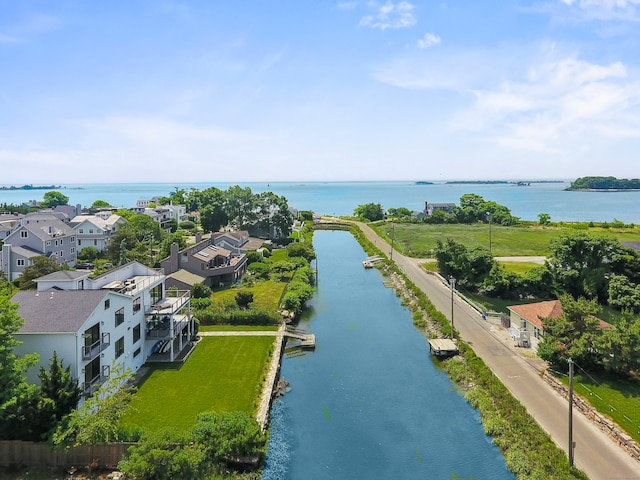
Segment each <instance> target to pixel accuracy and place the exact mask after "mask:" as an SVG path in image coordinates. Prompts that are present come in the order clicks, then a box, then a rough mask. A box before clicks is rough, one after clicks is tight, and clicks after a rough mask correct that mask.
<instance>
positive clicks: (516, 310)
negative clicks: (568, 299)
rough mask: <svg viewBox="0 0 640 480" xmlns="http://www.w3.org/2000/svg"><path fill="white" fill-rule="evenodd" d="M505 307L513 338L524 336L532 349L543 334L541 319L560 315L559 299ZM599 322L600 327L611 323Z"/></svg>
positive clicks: (608, 325)
mask: <svg viewBox="0 0 640 480" xmlns="http://www.w3.org/2000/svg"><path fill="white" fill-rule="evenodd" d="M507 309H508V310H509V312H510V322H511V328H510V332H511V335H512V337H514V340H518V339H522V338H526V339H527V340H530V345H529V346H531V347H532V348H534V349H537V347H538V343H540V340H542V337H543V336H544V322H543V320H544V319H545V318H560V317H561V316H562V304H561V303H560V300H548V301H546V302H536V303H527V304H524V305H513V306H510V307H507ZM599 322H600V328H601V329H608V328H612V325H611V324H609V323H607V322H605V321H604V320H599ZM521 346H525V345H521Z"/></svg>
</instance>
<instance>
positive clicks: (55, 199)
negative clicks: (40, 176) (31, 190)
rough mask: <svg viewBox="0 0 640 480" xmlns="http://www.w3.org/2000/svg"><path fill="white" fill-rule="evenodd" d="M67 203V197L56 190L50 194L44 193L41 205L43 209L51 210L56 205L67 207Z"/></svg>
mask: <svg viewBox="0 0 640 480" xmlns="http://www.w3.org/2000/svg"><path fill="white" fill-rule="evenodd" d="M67 203H69V197H67V196H66V195H64V194H62V193H61V192H58V191H57V190H51V191H50V192H45V194H44V199H43V201H42V202H41V205H42V206H43V207H45V208H52V207H56V206H58V205H67Z"/></svg>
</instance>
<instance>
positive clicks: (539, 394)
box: [359, 223, 640, 480]
mask: <svg viewBox="0 0 640 480" xmlns="http://www.w3.org/2000/svg"><path fill="white" fill-rule="evenodd" d="M359 225H360V228H361V229H362V231H363V232H364V233H365V235H366V236H367V238H368V239H369V240H371V242H372V243H374V244H375V245H377V246H378V247H380V248H381V250H383V251H384V252H385V254H387V255H389V252H390V247H389V244H388V243H387V242H385V241H384V240H383V239H381V238H379V237H378V236H377V234H376V233H375V232H374V231H373V230H372V229H371V228H370V227H369V226H367V225H366V224H362V223H359ZM393 260H394V261H395V262H396V264H397V265H398V267H399V268H400V269H401V270H402V271H403V272H404V273H405V275H406V276H407V277H408V278H409V279H410V280H411V281H412V282H413V283H415V284H416V286H418V287H419V288H420V289H421V290H422V291H424V292H425V293H426V294H427V296H428V297H429V299H430V300H431V302H432V303H433V304H434V305H435V306H436V307H437V308H438V310H440V311H441V312H442V313H444V314H445V315H446V316H447V317H449V318H450V316H451V290H450V289H449V288H448V287H447V286H445V285H443V284H442V282H441V281H440V280H439V278H438V277H437V276H435V275H430V274H428V273H426V272H425V271H424V270H423V269H422V268H421V267H420V266H419V265H418V262H417V261H416V259H411V258H408V257H405V256H403V255H401V254H399V253H398V252H397V251H394V252H393ZM453 310H454V312H453V316H454V325H455V328H456V329H457V330H458V331H459V332H460V337H461V339H462V340H463V341H464V342H466V343H467V344H469V345H470V346H471V347H472V348H473V350H474V351H475V353H476V354H477V355H478V356H479V357H480V358H482V359H483V360H484V362H485V363H486V364H487V365H488V366H489V367H490V368H491V370H492V371H493V372H494V374H495V375H496V376H497V377H498V378H500V380H501V381H502V383H503V384H504V385H506V387H507V388H508V389H509V390H510V391H511V392H512V394H513V395H514V396H515V397H516V398H517V399H518V400H519V401H520V402H521V403H522V404H523V405H524V406H525V407H526V408H527V410H528V411H529V413H530V414H531V416H532V417H533V418H535V419H536V420H537V421H538V423H539V424H540V425H541V426H542V428H543V429H544V430H545V431H547V432H548V433H549V434H550V435H551V437H552V438H553V440H554V441H555V442H556V444H558V445H559V446H560V447H561V448H562V449H563V450H564V451H565V452H567V451H568V448H567V447H568V405H567V401H566V400H565V399H563V398H562V397H561V396H560V395H559V394H557V393H556V392H555V391H554V390H553V389H552V388H551V387H550V386H549V385H547V383H546V382H544V380H542V378H540V375H539V373H538V372H539V369H540V368H542V366H543V365H544V364H543V363H542V361H541V360H538V359H525V358H523V357H522V356H520V355H518V353H517V352H516V351H515V350H514V349H515V347H513V346H512V345H511V344H510V343H508V342H505V341H504V340H503V339H502V338H501V337H500V336H498V335H496V334H495V333H493V332H491V328H490V324H489V323H488V322H486V321H484V320H482V318H481V316H480V314H478V312H476V311H475V310H473V309H472V308H471V307H469V306H468V305H467V304H466V303H465V302H464V301H462V300H461V299H458V298H454V309H453ZM573 441H574V443H575V450H574V459H575V464H576V466H577V467H579V468H580V469H582V470H583V471H584V472H585V473H586V474H587V475H588V476H589V478H591V479H593V480H607V479H610V480H613V479H616V480H622V479H625V480H630V479H639V480H640V463H638V462H636V461H635V460H633V459H632V458H631V457H630V456H629V455H627V454H626V453H625V452H624V451H623V450H622V449H621V448H619V447H618V446H617V445H616V444H615V443H614V442H613V441H612V440H611V439H609V438H608V437H607V436H606V435H605V434H604V433H603V432H601V431H600V430H599V429H598V428H597V427H595V426H594V425H593V424H592V423H591V422H590V421H588V420H587V419H586V418H585V417H584V416H583V415H582V414H580V413H579V412H578V411H577V410H576V409H575V408H574V411H573Z"/></svg>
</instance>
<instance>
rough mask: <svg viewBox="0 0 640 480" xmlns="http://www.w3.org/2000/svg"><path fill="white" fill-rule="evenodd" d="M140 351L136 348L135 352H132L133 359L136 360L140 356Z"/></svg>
mask: <svg viewBox="0 0 640 480" xmlns="http://www.w3.org/2000/svg"><path fill="white" fill-rule="evenodd" d="M141 351H142V350H141V349H140V347H138V348H136V351H135V352H133V358H136V357H137V356H138V355H140V352H141Z"/></svg>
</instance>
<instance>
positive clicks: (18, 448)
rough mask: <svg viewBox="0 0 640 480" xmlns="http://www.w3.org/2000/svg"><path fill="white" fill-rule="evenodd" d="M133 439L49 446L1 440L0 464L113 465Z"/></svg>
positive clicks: (101, 466)
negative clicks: (70, 445)
mask: <svg viewBox="0 0 640 480" xmlns="http://www.w3.org/2000/svg"><path fill="white" fill-rule="evenodd" d="M131 445H134V444H133V443H111V444H102V445H82V446H79V447H71V448H69V449H67V450H65V449H56V450H52V449H51V447H49V445H48V444H47V443H44V442H22V441H19V440H0V467H23V466H26V467H32V468H33V467H38V468H54V469H58V468H59V469H68V468H71V467H76V468H78V469H85V468H92V469H93V468H115V467H116V466H117V465H118V462H119V461H120V460H121V459H122V457H123V456H124V454H125V453H126V452H127V449H128V448H129V447H130V446H131Z"/></svg>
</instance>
